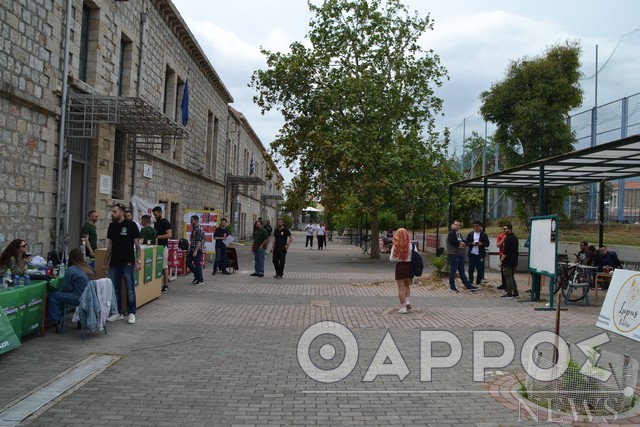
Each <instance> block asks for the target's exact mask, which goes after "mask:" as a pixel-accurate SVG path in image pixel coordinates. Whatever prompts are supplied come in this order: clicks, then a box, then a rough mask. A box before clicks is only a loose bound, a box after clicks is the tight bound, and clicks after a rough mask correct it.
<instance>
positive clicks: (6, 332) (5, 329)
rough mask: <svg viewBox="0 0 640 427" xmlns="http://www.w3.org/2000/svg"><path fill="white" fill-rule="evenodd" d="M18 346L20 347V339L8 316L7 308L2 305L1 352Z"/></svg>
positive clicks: (0, 320) (0, 317) (0, 313)
mask: <svg viewBox="0 0 640 427" xmlns="http://www.w3.org/2000/svg"><path fill="white" fill-rule="evenodd" d="M18 347H20V339H19V338H18V336H17V335H16V333H15V331H14V329H13V327H12V325H11V322H10V321H9V319H8V318H7V315H6V314H5V309H4V308H2V307H0V354H2V353H6V352H8V351H11V350H13V349H14V348H18Z"/></svg>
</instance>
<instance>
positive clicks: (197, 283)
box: [194, 282, 204, 286]
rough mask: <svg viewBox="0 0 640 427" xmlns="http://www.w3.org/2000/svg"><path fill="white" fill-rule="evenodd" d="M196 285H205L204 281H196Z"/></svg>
mask: <svg viewBox="0 0 640 427" xmlns="http://www.w3.org/2000/svg"><path fill="white" fill-rule="evenodd" d="M194 285H196V286H202V285H204V282H196V283H194Z"/></svg>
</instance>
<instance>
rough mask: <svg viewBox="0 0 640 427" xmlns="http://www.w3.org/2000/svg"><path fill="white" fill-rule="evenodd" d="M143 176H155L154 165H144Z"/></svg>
mask: <svg viewBox="0 0 640 427" xmlns="http://www.w3.org/2000/svg"><path fill="white" fill-rule="evenodd" d="M142 176H144V177H145V178H149V179H151V178H153V166H151V165H143V166H142Z"/></svg>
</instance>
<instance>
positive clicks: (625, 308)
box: [596, 268, 640, 341]
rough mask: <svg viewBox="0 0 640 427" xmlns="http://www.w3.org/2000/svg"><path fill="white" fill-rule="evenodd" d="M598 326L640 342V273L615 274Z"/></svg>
mask: <svg viewBox="0 0 640 427" xmlns="http://www.w3.org/2000/svg"><path fill="white" fill-rule="evenodd" d="M596 326H598V327H600V328H603V329H606V330H608V331H611V332H615V333H616V334H619V335H622V336H625V337H627V338H631V339H632V340H634V341H640V272H638V271H631V270H623V269H621V268H617V269H616V270H615V271H614V272H613V277H612V278H611V283H610V284H609V290H608V291H607V296H606V298H605V300H604V303H603V304H602V309H601V310H600V315H599V316H598V321H597V322H596Z"/></svg>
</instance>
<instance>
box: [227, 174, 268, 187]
mask: <svg viewBox="0 0 640 427" xmlns="http://www.w3.org/2000/svg"><path fill="white" fill-rule="evenodd" d="M227 182H228V183H229V184H231V185H240V184H244V185H266V184H267V183H266V182H265V181H264V179H262V178H260V177H259V176H254V175H227Z"/></svg>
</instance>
